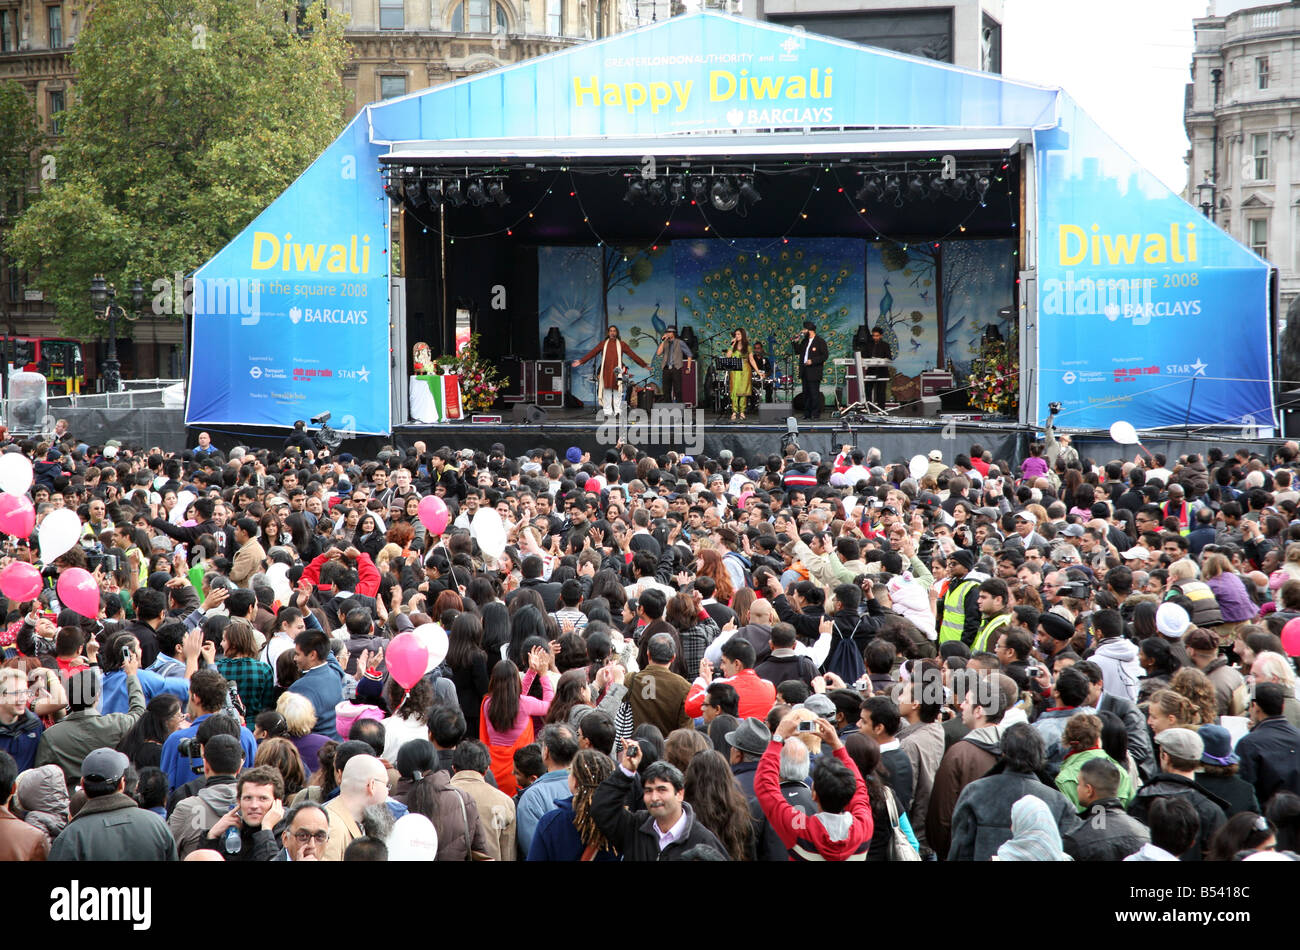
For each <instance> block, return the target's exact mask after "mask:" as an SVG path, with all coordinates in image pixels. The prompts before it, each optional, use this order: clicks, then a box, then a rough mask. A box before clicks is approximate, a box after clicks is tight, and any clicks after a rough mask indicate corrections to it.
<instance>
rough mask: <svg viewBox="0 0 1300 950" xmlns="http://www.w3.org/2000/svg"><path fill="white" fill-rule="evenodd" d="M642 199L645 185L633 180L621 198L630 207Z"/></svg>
mask: <svg viewBox="0 0 1300 950" xmlns="http://www.w3.org/2000/svg"><path fill="white" fill-rule="evenodd" d="M644 199H645V185H643V184H641V182H640V181H639V180H638V179H636V178H633V179H632V180H631V181H630V182H628V185H627V194H625V195H624V196H623V200H624V201H626V202H627V203H628V204H630V205H632V204H636V203H637V202H638V201H642V200H644Z"/></svg>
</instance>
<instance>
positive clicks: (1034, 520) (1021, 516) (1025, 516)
mask: <svg viewBox="0 0 1300 950" xmlns="http://www.w3.org/2000/svg"><path fill="white" fill-rule="evenodd" d="M1016 520H1017V521H1028V522H1029V523H1030V524H1038V515H1036V514H1034V513H1033V512H1032V511H1017V512H1016Z"/></svg>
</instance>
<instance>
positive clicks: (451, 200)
mask: <svg viewBox="0 0 1300 950" xmlns="http://www.w3.org/2000/svg"><path fill="white" fill-rule="evenodd" d="M442 200H443V202H444V203H446V204H449V205H451V206H452V207H453V208H463V207H465V195H464V194H463V193H462V192H461V188H460V181H459V180H457V179H455V178H453V179H452V180H451V181H449V182H447V183H446V184H445V185H443V186H442Z"/></svg>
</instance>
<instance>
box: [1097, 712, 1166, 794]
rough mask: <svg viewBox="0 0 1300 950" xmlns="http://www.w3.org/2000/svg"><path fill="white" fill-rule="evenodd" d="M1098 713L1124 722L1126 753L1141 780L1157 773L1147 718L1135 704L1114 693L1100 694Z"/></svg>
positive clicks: (1158, 764)
mask: <svg viewBox="0 0 1300 950" xmlns="http://www.w3.org/2000/svg"><path fill="white" fill-rule="evenodd" d="M1097 711H1098V712H1109V713H1114V714H1115V715H1116V716H1119V718H1120V719H1122V720H1123V721H1124V731H1125V732H1127V733H1128V751H1129V755H1131V756H1133V764H1134V765H1136V766H1137V768H1138V774H1139V775H1141V776H1142V778H1143V780H1146V779H1148V778H1150V777H1151V776H1152V775H1155V774H1156V772H1157V771H1159V768H1160V763H1159V760H1158V759H1157V758H1156V757H1155V756H1154V755H1152V754H1151V731H1150V730H1149V729H1148V728H1147V718H1146V716H1144V715H1143V714H1142V710H1141V709H1139V708H1138V707H1137V704H1136V703H1133V702H1130V701H1129V700H1127V699H1125V698H1124V697H1123V696H1116V695H1115V694H1114V693H1102V694H1101V702H1099V703H1098V704H1097Z"/></svg>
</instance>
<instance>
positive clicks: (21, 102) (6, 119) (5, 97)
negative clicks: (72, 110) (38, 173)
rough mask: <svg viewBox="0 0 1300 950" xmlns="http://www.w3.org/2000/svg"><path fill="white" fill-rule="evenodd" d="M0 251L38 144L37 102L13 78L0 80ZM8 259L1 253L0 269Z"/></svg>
mask: <svg viewBox="0 0 1300 950" xmlns="http://www.w3.org/2000/svg"><path fill="white" fill-rule="evenodd" d="M0 129H3V130H4V131H3V132H2V133H0V252H2V251H3V249H4V239H5V235H6V233H7V232H8V231H9V229H10V228H11V227H12V226H13V223H14V221H15V219H16V218H17V216H18V213H19V210H20V209H21V207H22V200H21V197H20V196H21V195H22V194H23V193H24V192H26V190H27V185H28V183H29V182H30V181H31V180H32V169H33V167H34V166H33V157H34V153H35V151H36V148H37V146H39V145H40V144H41V127H40V122H39V120H38V119H37V116H36V106H35V105H34V104H33V103H32V100H31V99H29V98H28V97H27V93H26V92H24V91H23V87H22V86H20V85H19V84H18V83H17V82H16V81H15V80H12V79H6V80H4V81H3V82H0ZM6 264H8V261H7V260H6V259H5V257H4V255H3V254H2V253H0V272H3V271H4V270H5V265H6ZM0 330H3V331H4V332H8V331H9V295H8V294H6V293H4V292H0Z"/></svg>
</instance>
